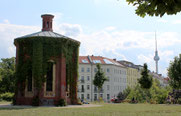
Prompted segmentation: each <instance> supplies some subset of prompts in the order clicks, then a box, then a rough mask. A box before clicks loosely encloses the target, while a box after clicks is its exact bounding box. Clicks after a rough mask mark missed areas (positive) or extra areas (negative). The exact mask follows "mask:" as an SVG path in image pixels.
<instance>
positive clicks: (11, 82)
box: [0, 57, 15, 94]
mask: <svg viewBox="0 0 181 116" xmlns="http://www.w3.org/2000/svg"><path fill="white" fill-rule="evenodd" d="M14 78H15V58H14V57H12V58H2V59H1V62H0V94H1V93H5V92H14V88H15V79H14Z"/></svg>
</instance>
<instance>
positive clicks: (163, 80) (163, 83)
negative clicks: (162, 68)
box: [150, 72, 169, 87]
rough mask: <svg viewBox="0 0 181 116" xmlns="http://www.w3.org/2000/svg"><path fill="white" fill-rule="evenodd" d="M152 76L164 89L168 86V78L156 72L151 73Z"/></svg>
mask: <svg viewBox="0 0 181 116" xmlns="http://www.w3.org/2000/svg"><path fill="white" fill-rule="evenodd" d="M150 75H151V76H152V77H153V79H157V80H158V81H159V82H160V85H161V86H162V87H165V86H168V81H169V78H168V77H164V76H162V74H157V73H155V72H150Z"/></svg>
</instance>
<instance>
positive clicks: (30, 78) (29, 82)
mask: <svg viewBox="0 0 181 116" xmlns="http://www.w3.org/2000/svg"><path fill="white" fill-rule="evenodd" d="M28 73H29V74H28V88H27V89H28V91H32V70H29V72H28Z"/></svg>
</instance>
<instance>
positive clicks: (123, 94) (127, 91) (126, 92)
mask: <svg viewBox="0 0 181 116" xmlns="http://www.w3.org/2000/svg"><path fill="white" fill-rule="evenodd" d="M130 92H131V88H130V87H129V86H128V87H127V88H126V89H125V90H124V91H123V92H119V93H118V96H117V98H118V99H119V100H124V99H126V97H127V96H128V95H129V94H130Z"/></svg>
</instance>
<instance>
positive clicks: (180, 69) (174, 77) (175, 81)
mask: <svg viewBox="0 0 181 116" xmlns="http://www.w3.org/2000/svg"><path fill="white" fill-rule="evenodd" d="M168 76H169V78H170V81H169V83H170V86H172V87H173V88H174V89H181V54H180V55H179V57H175V58H174V61H171V62H170V65H169V68H168Z"/></svg>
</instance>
